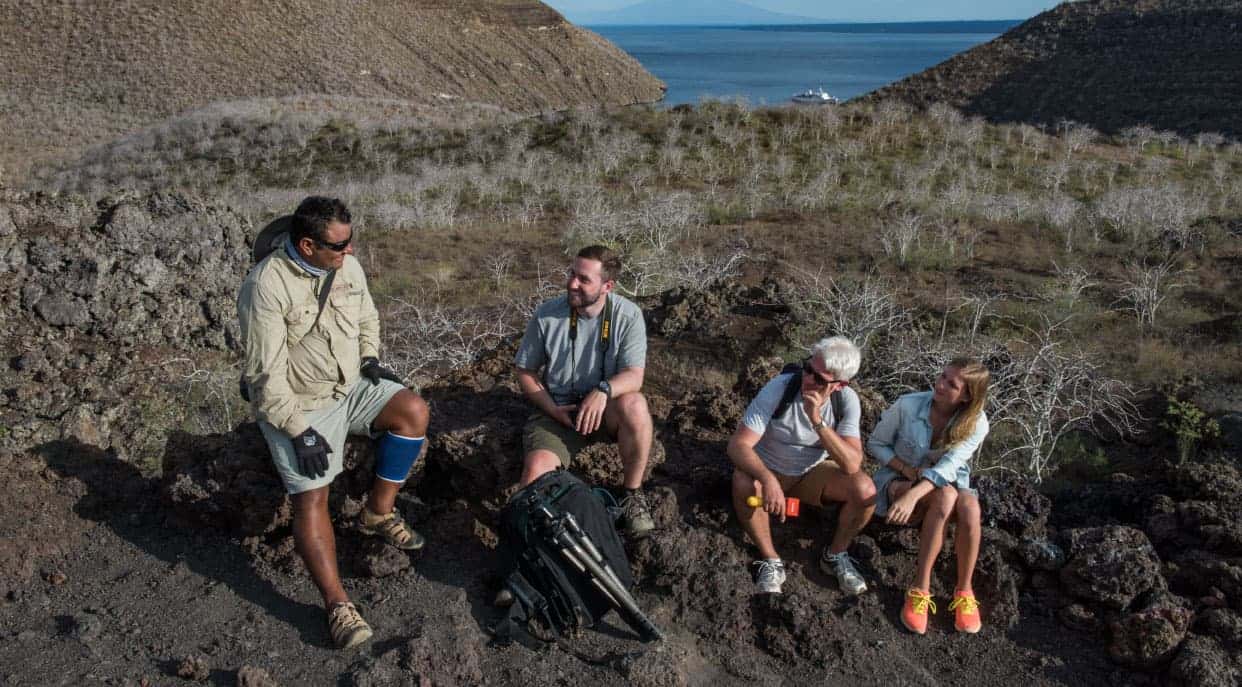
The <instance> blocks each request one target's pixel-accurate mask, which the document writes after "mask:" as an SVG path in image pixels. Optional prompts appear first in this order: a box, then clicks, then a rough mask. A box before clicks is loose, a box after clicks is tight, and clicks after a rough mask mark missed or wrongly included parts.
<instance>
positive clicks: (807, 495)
mask: <svg viewBox="0 0 1242 687" xmlns="http://www.w3.org/2000/svg"><path fill="white" fill-rule="evenodd" d="M861 361H862V354H861V353H860V352H859V350H858V347H857V346H855V345H854V344H853V342H851V341H850V340H849V339H846V338H844V337H840V336H834V337H831V338H827V339H823V340H821V341H820V342H818V343H816V344H815V345H814V346H813V347H811V355H810V356H809V357H807V358H806V359H805V360H803V361H802V367H801V369H800V370H798V371H794V372H782V373H781V374H779V375H777V376H776V377H774V378H773V379H772V380H771V381H770V382H768V383H767V384H766V385H764V387H763V389H761V390H760V391H759V394H758V395H757V396H755V399H754V400H753V401H751V403H750V405H749V406H748V407H747V408H746V414H745V415H744V416H743V417H742V422H741V424H740V425H739V426H738V428H737V431H735V432H734V433H733V437H732V438H731V439H730V440H729V447H728V453H729V458H730V459H731V460H732V461H733V467H734V470H733V507H734V509H735V510H736V511H737V518H738V520H739V521H740V522H741V523H742V529H744V530H745V531H746V534H748V535H750V538H751V540H752V541H754V542H755V545H756V546H758V547H759V555H760V558H759V560H757V561H755V562H754V565H755V567H756V568H757V569H756V571H755V588H756V591H758V592H761V593H768V594H779V593H780V592H781V584H783V583H784V581H785V565H784V563H783V562H782V561H781V559H780V556H779V555H777V553H776V549H775V548H774V547H773V546H772V530H771V524H770V522H769V517H770V516H776V517H778V518H780V519H781V522H784V521H785V515H786V513H785V499H786V497H787V496H792V497H796V498H798V499H800V500H801V501H802V502H805V503H807V504H808V505H811V506H824V505H827V504H828V503H830V502H834V501H835V502H840V503H842V504H843V505H842V507H841V512H840V514H839V516H838V518H837V529H836V532H835V533H834V534H833V537H832V541H830V542H829V543H828V544H827V546H825V547H824V551H823V554H822V555H821V556H820V561H819V563H820V567H821V568H822V569H823V570H824V572H825V573H827V574H829V575H835V576H836V578H837V583H838V584H839V585H840V587H841V591H843V592H845V593H847V594H850V595H857V594H861V593H863V592H865V591H867V583H866V582H865V581H864V580H863V578H862V575H860V574H858V570H856V569H855V568H854V564H853V562H852V561H851V560H850V557H849V554H848V553H846V549H847V548H848V547H849V544H850V541H851V540H852V539H853V538H854V536H855V535H857V534H858V533H859V532H860V531H861V530H862V528H863V527H864V526H865V525H866V524H867V521H868V520H870V519H871V514H872V512H873V511H874V510H875V484H873V483H872V481H871V477H870V476H868V475H867V473H865V472H863V471H862V460H863V452H862V439H861V438H860V436H859V434H860V433H859V424H860V418H861V416H862V405H861V404H860V403H859V401H858V394H856V393H854V390H853V389H851V388H849V384H850V378H851V377H853V376H854V375H855V374H856V373H857V372H858V367H859V365H860V363H861ZM793 384H797V385H799V386H797V387H794V388H793V390H794V391H797V392H798V395H797V396H793V397H792V398H790V402H789V404H788V406H787V407H785V408H781V404H782V403H781V402H782V400H783V399H784V398H788V397H786V390H787V389H789V388H790V385H793ZM834 395H835V396H836V398H835V399H834ZM752 498H759V499H762V502H761V503H760V504H758V505H757V506H753V505H751V504H749V503H747V500H748V499H752Z"/></svg>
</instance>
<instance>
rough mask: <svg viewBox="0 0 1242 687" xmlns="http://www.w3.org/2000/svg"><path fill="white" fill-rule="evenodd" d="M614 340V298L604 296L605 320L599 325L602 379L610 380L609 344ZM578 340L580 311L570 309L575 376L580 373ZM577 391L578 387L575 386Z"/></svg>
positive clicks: (571, 344) (570, 358) (571, 345)
mask: <svg viewBox="0 0 1242 687" xmlns="http://www.w3.org/2000/svg"><path fill="white" fill-rule="evenodd" d="M611 339H612V296H611V295H608V296H604V319H603V321H602V322H600V323H599V348H600V355H599V374H600V379H608V342H609V340H611ZM577 340H578V311H577V310H575V309H574V308H573V306H570V308H569V364H570V365H571V366H572V367H571V369H572V370H573V372H574V374H577V372H578V351H577V348H576V346H575V345H574V344H575V342H576V341H577ZM575 391H576V385H575Z"/></svg>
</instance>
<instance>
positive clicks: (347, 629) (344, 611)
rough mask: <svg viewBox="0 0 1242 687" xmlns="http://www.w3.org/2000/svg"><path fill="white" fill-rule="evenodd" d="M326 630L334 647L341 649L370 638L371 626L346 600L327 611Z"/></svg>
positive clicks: (352, 646) (356, 644) (351, 646)
mask: <svg viewBox="0 0 1242 687" xmlns="http://www.w3.org/2000/svg"><path fill="white" fill-rule="evenodd" d="M328 632H329V633H330V634H331V635H332V642H333V643H334V644H336V648H338V649H342V650H344V649H352V648H354V647H356V646H358V645H359V644H361V643H363V642H365V641H367V640H368V639H370V638H371V626H370V625H367V621H365V620H363V619H362V616H361V615H359V614H358V609H357V608H354V605H353V604H351V603H349V602H348V601H344V602H341V603H339V604H336V605H335V606H333V607H332V610H330V611H328Z"/></svg>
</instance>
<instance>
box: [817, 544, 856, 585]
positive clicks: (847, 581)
mask: <svg viewBox="0 0 1242 687" xmlns="http://www.w3.org/2000/svg"><path fill="white" fill-rule="evenodd" d="M819 569H820V570H823V571H824V574H825V575H836V576H837V586H838V587H840V588H841V591H843V592H845V593H846V594H849V595H850V596H858V595H859V594H862V593H863V592H865V591H867V581H866V580H864V579H863V576H862V575H860V574H859V573H858V569H857V568H855V567H854V560H853V559H852V558H850V555H849V554H848V553H846V552H845V551H842V552H841V553H832V552H831V551H829V550H828V547H827V546H825V547H824V553H823V555H821V556H820V557H819Z"/></svg>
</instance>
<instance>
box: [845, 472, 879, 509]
mask: <svg viewBox="0 0 1242 687" xmlns="http://www.w3.org/2000/svg"><path fill="white" fill-rule="evenodd" d="M848 477H849V480H850V482H849V489H848V490H847V491H846V494H847V495H848V496H849V500H850V503H855V504H859V505H866V506H869V505H871V504H873V503H875V482H873V481H871V477H870V476H869V475H868V474H867V473H865V472H863V471H861V470H859V471H858V472H855V473H854V474H852V475H849V476H848Z"/></svg>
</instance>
